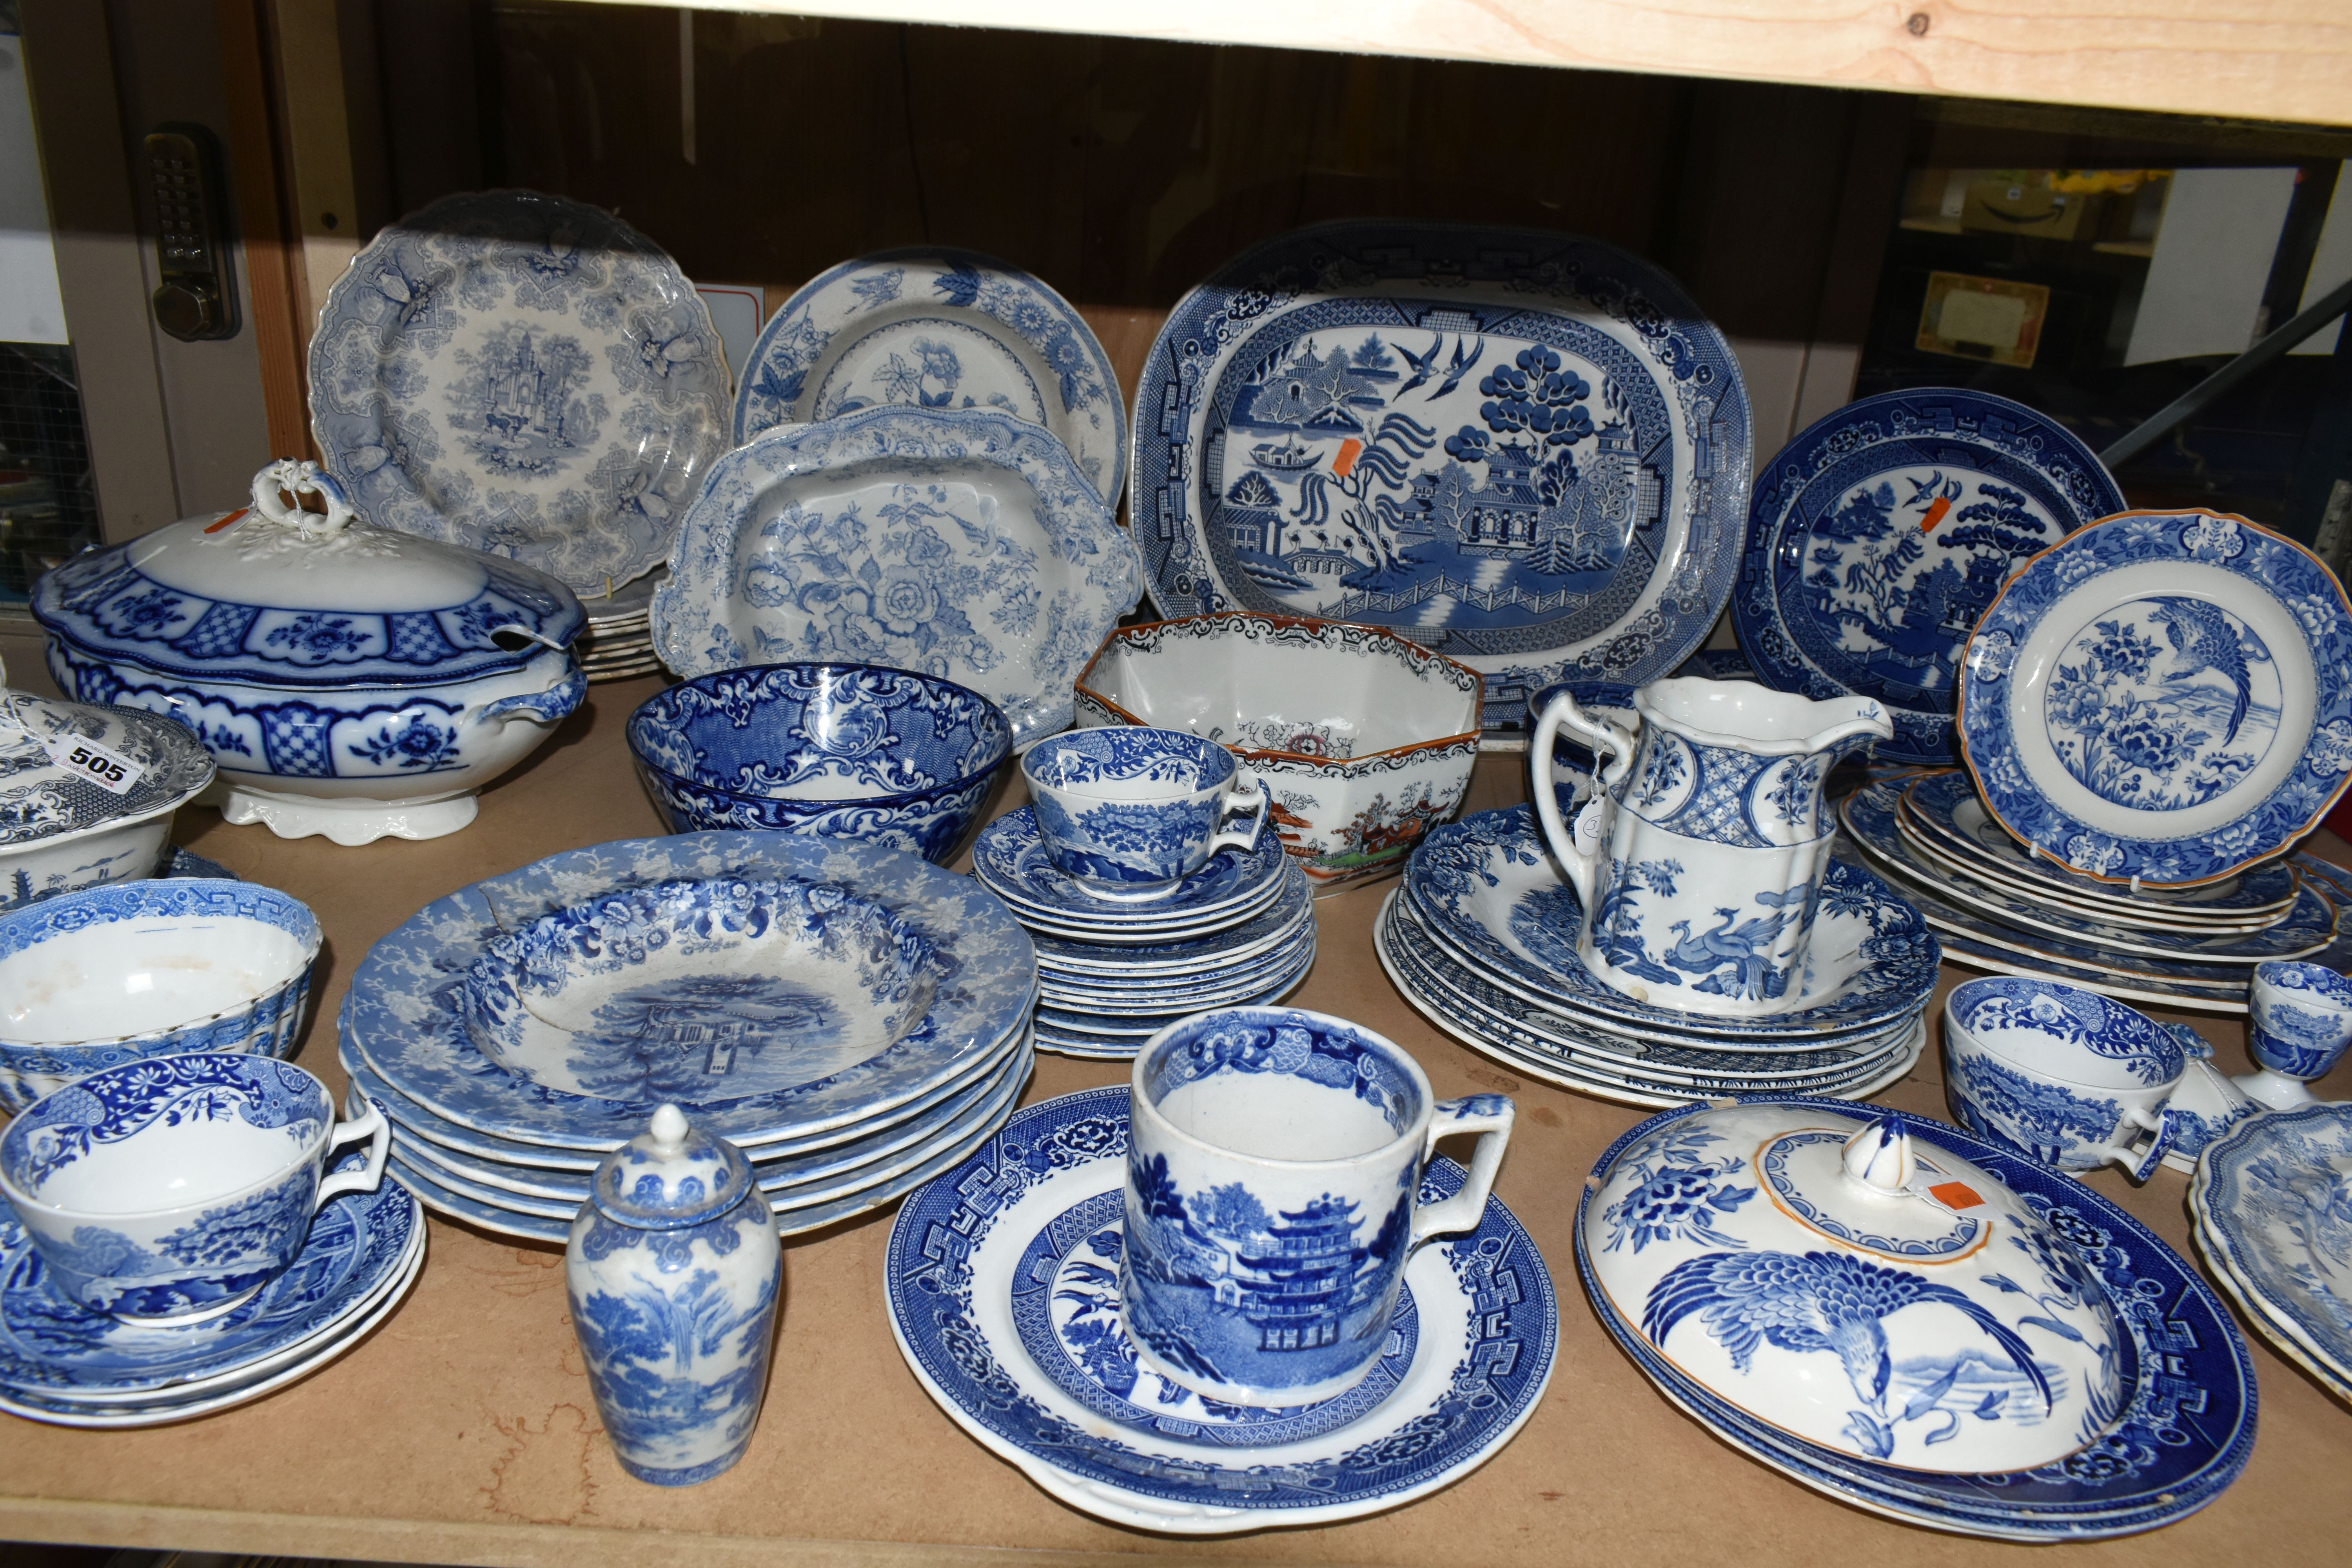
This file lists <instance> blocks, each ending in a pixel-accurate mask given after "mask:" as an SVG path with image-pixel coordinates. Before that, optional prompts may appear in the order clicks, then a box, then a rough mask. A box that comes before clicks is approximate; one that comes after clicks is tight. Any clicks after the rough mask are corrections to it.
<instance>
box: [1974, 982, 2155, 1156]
mask: <svg viewBox="0 0 2352 1568" xmlns="http://www.w3.org/2000/svg"><path fill="white" fill-rule="evenodd" d="M1944 1055H1945V1070H1944V1098H1945V1100H1947V1101H1948V1102H1949V1104H1950V1106H1951V1108H1952V1114H1953V1116H1954V1117H1956V1118H1957V1119H1958V1121H1959V1122H1960V1124H1961V1125H1962V1126H1964V1127H1966V1128H1968V1129H1969V1131H1972V1132H1974V1133H1976V1134H1977V1135H1978V1136H1979V1137H1980V1138H1989V1139H1990V1140H1992V1142H1996V1143H2000V1144H2002V1145H2005V1146H2006V1147H2008V1148H2011V1149H2014V1150H2015V1151H2017V1152H2019V1153H2020V1154H2021V1155H2023V1156H2024V1157H2025V1158H2027V1159H2030V1160H2033V1161H2036V1162H2038V1163H2042V1164H2044V1165H2049V1166H2052V1167H2053V1168H2054V1169H2057V1170H2061V1171H2095V1170H2096V1169H2098V1168H2099V1166H2101V1165H2103V1164H2113V1165H2120V1166H2121V1167H2123V1169H2124V1171H2125V1173H2126V1174H2128V1175H2129V1176H2130V1177H2131V1179H2132V1180H2133V1181H2135V1182H2144V1181H2146V1180H2147V1177H2148V1173H2150V1172H2152V1171H2154V1170H2155V1169H2156V1167H2157V1166H2158V1164H2160V1163H2162V1162H2163V1160H2164V1157H2165V1155H2166V1154H2168V1153H2169V1152H2171V1149H2172V1145H2173V1143H2174V1142H2175V1140H2177V1139H2178V1138H2179V1132H2180V1123H2179V1117H2178V1116H2177V1115H2176V1114H2175V1112H2174V1111H2173V1110H2172V1105H2171V1100H2172V1096H2173V1093H2174V1091H2175V1090H2176V1089H2179V1087H2180V1082H2181V1079H2182V1077H2183V1076H2184V1075H2185V1074H2186V1073H2187V1072H2188V1070H2189V1057H2188V1053H2187V1052H2186V1051H2184V1050H2183V1049H2182V1048H2181V1044H2180V1041H2179V1038H2178V1037H2175V1036H2174V1035H2173V1033H2172V1032H2171V1031H2170V1030H2168V1029H2167V1028H2165V1027H2164V1026H2162V1025H2160V1024H2158V1023H2157V1021H2156V1020H2155V1019H2153V1018H2150V1017H2149V1016H2147V1014H2145V1013H2142V1012H2139V1011H2137V1009H2135V1008H2131V1007H2126V1006H2125V1005H2123V1004H2122V1003H2120V1002H2117V1001H2115V1000H2114V999H2112V998H2110V997H2106V996H2102V995H2100V994H2098V993H2097V992H2095V991H2084V990H2081V989H2079V988H2078V987H2075V986H2073V985H2061V984H2056V983H2055V982H2053V981H2046V980H2021V979H2017V978H2014V977H2011V976H2009V975H1995V976H1993V977H1992V978H1990V979H1987V980H1971V981H1969V982H1967V983H1966V984H1961V985H1958V986H1955V987H1954V988H1953V990H1952V994H1951V995H1949V996H1948V997H1947V998H1945V1001H1944Z"/></svg>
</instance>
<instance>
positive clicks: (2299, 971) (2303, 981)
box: [2237, 962, 2352, 1110]
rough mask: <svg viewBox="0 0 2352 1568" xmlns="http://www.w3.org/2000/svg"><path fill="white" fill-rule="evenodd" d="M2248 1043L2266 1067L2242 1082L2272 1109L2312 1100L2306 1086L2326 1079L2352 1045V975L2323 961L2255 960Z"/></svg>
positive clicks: (2262, 1065)
mask: <svg viewBox="0 0 2352 1568" xmlns="http://www.w3.org/2000/svg"><path fill="white" fill-rule="evenodd" d="M2251 1011H2252V1014H2253V1027H2252V1029H2251V1030H2250V1031H2248V1034H2247V1041H2246V1043H2247V1047H2248V1048H2249V1049H2250V1050H2251V1051H2252V1053H2253V1058H2254V1063H2255V1065H2256V1066H2258V1067H2260V1068H2262V1069H2263V1070H2262V1071H2260V1072H2254V1073H2248V1074H2246V1075H2245V1076H2244V1077H2242V1078H2241V1079H2238V1080H2237V1081H2238V1087H2239V1088H2240V1089H2244V1090H2245V1091H2246V1092H2247V1093H2248V1094H2249V1095H2251V1096H2252V1097H2253V1098H2254V1099H2255V1100H2260V1101H2261V1102H2262V1103H2263V1104H2264V1105H2267V1106H2269V1107H2270V1108H2271V1109H2272V1110H2291V1109H2293V1108H2294V1107H2295V1106H2298V1105H2309V1104H2310V1103H2311V1102H2312V1100H2313V1096H2312V1092H2311V1090H2310V1089H2306V1088H2305V1087H2304V1086H2305V1084H2306V1083H2308V1082H2309V1081H2310V1080H2311V1079H2316V1078H2326V1076H2327V1075H2328V1074H2329V1073H2331V1072H2333V1071H2335V1070H2336V1063H2337V1062H2340V1061H2342V1060H2343V1059H2344V1049H2345V1047H2347V1046H2352V980H2347V979H2346V978H2345V977H2344V976H2343V975H2341V974H2339V973H2336V971H2335V970H2333V969H2330V968H2328V967H2327V966H2326V964H2324V963H2285V962H2275V963H2258V964H2256V965H2254V983H2253V998H2252V1008H2251Z"/></svg>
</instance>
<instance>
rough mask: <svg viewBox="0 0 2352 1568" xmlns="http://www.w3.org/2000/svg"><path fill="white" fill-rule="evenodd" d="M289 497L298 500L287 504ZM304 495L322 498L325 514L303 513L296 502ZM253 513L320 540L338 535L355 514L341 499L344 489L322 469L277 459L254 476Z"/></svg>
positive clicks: (347, 502)
mask: <svg viewBox="0 0 2352 1568" xmlns="http://www.w3.org/2000/svg"><path fill="white" fill-rule="evenodd" d="M281 491H283V492H284V494H282V495H281V494H280V493H279V492H281ZM289 495H290V496H293V497H296V498H297V500H296V501H295V502H289V501H288V500H286V499H285V497H286V496H289ZM305 495H314V496H321V497H324V498H325V500H326V502H327V510H326V514H325V515H324V516H320V514H319V513H317V512H314V511H304V510H302V508H301V506H300V505H299V498H300V497H302V496H305ZM253 510H255V511H257V512H258V513H259V514H260V515H261V516H263V517H266V518H268V520H269V521H272V522H275V523H279V524H282V525H283V526H285V527H287V528H290V529H293V530H295V531H297V532H299V533H307V534H312V535H315V536H318V537H321V538H323V537H325V536H326V535H329V534H335V533H341V531H343V528H344V525H345V524H347V523H349V522H350V521H352V517H353V516H354V515H356V514H355V513H354V512H353V511H352V503H351V502H350V501H348V500H344V499H343V488H342V487H341V485H339V484H337V483H335V481H334V480H333V479H329V478H328V477H327V473H326V470H325V469H323V468H320V467H319V465H318V464H316V463H305V462H297V461H295V460H294V459H293V458H278V460H277V461H276V462H274V463H271V464H270V465H268V467H267V468H263V469H262V470H261V471H260V472H259V473H257V474H256V475H254V476H253Z"/></svg>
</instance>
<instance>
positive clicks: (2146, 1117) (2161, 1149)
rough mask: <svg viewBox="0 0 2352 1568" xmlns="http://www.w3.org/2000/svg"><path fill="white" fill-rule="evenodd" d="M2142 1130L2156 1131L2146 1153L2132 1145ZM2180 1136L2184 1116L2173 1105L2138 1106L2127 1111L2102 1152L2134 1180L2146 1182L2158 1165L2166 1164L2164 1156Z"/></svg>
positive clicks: (2104, 1156) (2110, 1161)
mask: <svg viewBox="0 0 2352 1568" xmlns="http://www.w3.org/2000/svg"><path fill="white" fill-rule="evenodd" d="M2140 1131H2147V1132H2153V1133H2155V1134H2156V1136H2155V1137H2154V1138H2152V1139H2150V1140H2149V1142H2148V1145H2147V1152H2145V1153H2142V1152H2137V1151H2135V1150H2134V1149H2133V1148H2132V1146H2131V1145H2132V1140H2133V1139H2135V1138H2136V1137H2137V1134H2138V1133H2139V1132H2140ZM2179 1137H2180V1118H2179V1117H2178V1116H2176V1115H2174V1114H2173V1110H2172V1107H2171V1106H2169V1105H2167V1106H2164V1107H2162V1108H2161V1109H2159V1110H2145V1109H2142V1108H2140V1107H2137V1106H2135V1107H2133V1108H2132V1109H2131V1110H2126V1111H2125V1112H2124V1119H2123V1120H2122V1121H2118V1122H2116V1130H2115V1131H2114V1132H2113V1133H2112V1134H2111V1135H2110V1136H2109V1137H2108V1139H2107V1144H2106V1147H2105V1148H2104V1149H2102V1150H2100V1151H2099V1155H2100V1157H2101V1158H2102V1159H2104V1160H2105V1161H2106V1162H2107V1163H2110V1164H2115V1165H2121V1166H2122V1167H2123V1169H2124V1174H2126V1175H2127V1176H2129V1177H2130V1178H2131V1179H2132V1180H2133V1181H2135V1182H2145V1181H2147V1179H2148V1177H2149V1176H2150V1175H2152V1174H2154V1173H2155V1172H2156V1168H2157V1166H2158V1165H2160V1164H2162V1163H2164V1157H2165V1156H2166V1155H2167V1154H2169V1153H2171V1152H2172V1145H2173V1144H2174V1143H2175V1142H2178V1141H2179Z"/></svg>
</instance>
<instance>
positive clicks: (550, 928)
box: [339, 833, 1036, 1244]
mask: <svg viewBox="0 0 2352 1568" xmlns="http://www.w3.org/2000/svg"><path fill="white" fill-rule="evenodd" d="M947 976H954V977H956V978H955V983H954V984H943V983H942V981H943V980H944V979H945V977H947ZM1035 997H1036V977H1035V969H1034V963H1033V960H1032V958H1031V950H1030V945H1029V939H1028V937H1027V936H1026V935H1024V933H1023V931H1021V928H1020V927H1019V926H1018V925H1017V924H1015V923H1014V921H1013V919H1012V917H1011V916H1010V915H1008V914H1007V913H1006V912H1005V910H1004V908H1003V905H1001V904H999V903H998V902H997V901H996V900H994V899H992V898H990V897H989V896H988V895H987V894H986V893H984V892H982V890H981V889H978V888H976V887H974V886H973V885H972V884H971V882H970V881H969V880H967V879H964V878H961V877H958V876H955V875H953V874H951V873H950V872H947V871H942V870H940V868H937V867H934V866H932V865H930V864H929V863H928V862H926V861H924V860H922V859H921V858H919V857H916V856H913V855H909V854H906V853H904V852H902V851H899V850H896V849H889V848H886V847H882V846H879V845H872V844H857V843H847V842H843V841H839V840H835V839H822V838H803V837H796V836H792V835H786V834H776V833H688V834H679V835H676V836H674V837H667V838H649V839H637V840H632V841H628V842H624V843H618V844H604V845H598V846H596V847H593V848H588V849H578V850H573V851H571V852H570V853H567V854H563V855H557V856H554V857H552V858H549V859H546V860H542V861H541V862H539V863H538V864H537V865H535V866H528V867H525V868H523V869H521V870H520V871H514V872H509V873H508V874H507V875H505V876H502V877H493V878H491V879H488V880H487V881H483V882H478V883H476V884H474V885H473V886H471V887H467V888H465V889H460V890H459V891H458V892H457V893H454V894H452V895H450V896H449V897H447V898H445V899H440V900H436V901H435V902H433V903H431V904H428V905H426V906H425V908H424V909H423V910H419V911H418V912H417V913H416V914H415V916H413V917H411V918H410V920H409V921H407V922H406V923H405V924H404V925H402V926H401V927H399V928H398V929H397V930H395V931H393V932H392V933H391V934H390V935H389V936H386V937H385V938H384V939H383V941H381V942H377V943H376V945H375V947H374V948H373V950H372V951H371V952H369V953H368V955H367V957H366V958H365V959H364V960H363V961H362V963H361V964H360V966H359V968H358V969H357V970H356V971H355V972H354V973H353V974H352V985H351V993H350V994H349V996H348V997H347V998H346V999H345V1001H344V1004H343V1010H342V1015H341V1020H340V1023H341V1027H340V1030H339V1036H340V1046H341V1060H342V1063H343V1067H344V1069H345V1070H346V1071H347V1072H348V1073H349V1074H350V1076H351V1080H352V1094H353V1095H354V1096H355V1097H364V1098H365V1099H367V1100H373V1102H374V1103H375V1104H376V1105H377V1106H379V1107H380V1108H382V1110H383V1112H384V1114H385V1116H386V1117H387V1118H389V1119H390V1121H391V1122H392V1126H393V1142H392V1156H391V1162H392V1163H391V1169H392V1173H393V1174H394V1176H396V1177H397V1178H398V1179H399V1180H400V1181H401V1182H402V1183H403V1184H405V1185H406V1186H407V1187H408V1188H409V1190H410V1191H412V1192H414V1193H415V1194H416V1195H417V1196H418V1197H419V1198H422V1199H423V1200H424V1202H425V1205H426V1206H427V1207H429V1208H431V1209H434V1210H435V1211H436V1212H438V1213H442V1214H446V1215H451V1216H453V1217H456V1218H458V1219H462V1220H466V1221H467V1222H468V1223H470V1224H473V1225H477V1226H482V1227H483V1228H485V1229H488V1230H494V1231H498V1232H499V1233H501V1234H503V1235H509V1236H519V1237H530V1238H533V1239H537V1240H541V1241H549V1242H555V1243H559V1244H560V1243H562V1240H563V1239H564V1237H565V1235H566V1234H567V1233H568V1231H569V1230H570V1228H571V1225H572V1218H573V1217H574V1215H577V1213H578V1212H579V1209H580V1206H581V1205H582V1204H583V1203H584V1202H585V1201H586V1200H587V1196H588V1184H589V1177H590V1174H591V1173H592V1172H593V1170H594V1169H595V1167H596V1164H597V1162H598V1161H599V1159H601V1158H602V1157H603V1155H604V1153H605V1152H608V1151H610V1150H612V1149H614V1148H617V1147H618V1146H620V1144H622V1143H623V1142H626V1141H627V1140H628V1139H629V1138H631V1137H633V1136H635V1134H636V1133H637V1132H639V1131H643V1129H644V1127H645V1125H646V1121H647V1119H648V1118H649V1117H651V1115H652V1114H653V1111H654V1109H655V1108H656V1106H657V1105H659V1104H660V1103H662V1102H664V1101H671V1102H674V1103H677V1104H678V1105H681V1106H682V1107H684V1108H685V1110H687V1111H688V1114H689V1116H691V1117H692V1119H693V1121H694V1124H695V1125H696V1126H697V1127H699V1128H701V1129H703V1130H704V1131H708V1132H710V1133H713V1134H715V1135H717V1136H719V1137H723V1138H726V1139H728V1140H729V1141H730V1142H734V1143H735V1144H736V1145H737V1146H739V1147H740V1148H741V1149H742V1150H743V1152H745V1153H746V1154H747V1155H749V1156H750V1158H751V1163H752V1168H753V1171H754V1173H755V1174H756V1178H757V1180H758V1181H759V1184H760V1186H761V1190H762V1191H763V1192H764V1193H765V1194H766V1196H767V1198H768V1201H769V1204H770V1205H771V1206H772V1208H773V1209H774V1210H775V1214H776V1226H777V1228H778V1230H779V1231H781V1232H782V1233H784V1234H787V1235H790V1234H793V1233H796V1232H800V1231H804V1230H811V1229H814V1228H815V1227H817V1226H824V1225H829V1224H832V1223H833V1222H835V1221H836V1220H840V1219H845V1218H847V1217H849V1216H850V1215H857V1214H863V1213H865V1212H866V1210H868V1209H871V1208H875V1207H877V1206H879V1205H883V1204H886V1203H889V1202H891V1201H893V1200H895V1199H896V1198H898V1196H900V1195H901V1194H904V1193H906V1192H908V1191H909V1190H910V1189H912V1188H913V1187H915V1186H918V1185H919V1184H922V1183H923V1182H926V1181H928V1180H929V1179H930V1178H931V1177H932V1176H935V1175H937V1174H938V1173H940V1172H941V1171H943V1170H946V1169H948V1168H950V1166H952V1165H954V1164H956V1163H959V1162H960V1161H961V1160H962V1159H964V1157H965V1156H966V1155H968V1154H970V1153H971V1151H972V1150H973V1149H975V1148H977V1147H978V1146H979V1145H980V1144H981V1143H982V1142H985V1141H986V1140H987V1138H988V1137H989V1135H990V1134H991V1133H992V1132H994V1131H996V1129H997V1128H999V1127H1001V1126H1002V1125H1003V1122H1004V1119H1005V1118H1006V1117H1007V1116H1009V1115H1011V1114H1012V1111H1013V1104H1014V1102H1015V1101H1016V1100H1018V1099H1019V1098H1020V1094H1021V1089H1022V1086H1023V1085H1024V1084H1025V1083H1026V1082H1027V1081H1028V1078H1029V1068H1030V1062H1031V1050H1030V1039H1029V1029H1028V1020H1029V1013H1030V1009H1031V1008H1032V1006H1033V1005H1034V1002H1035Z"/></svg>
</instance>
